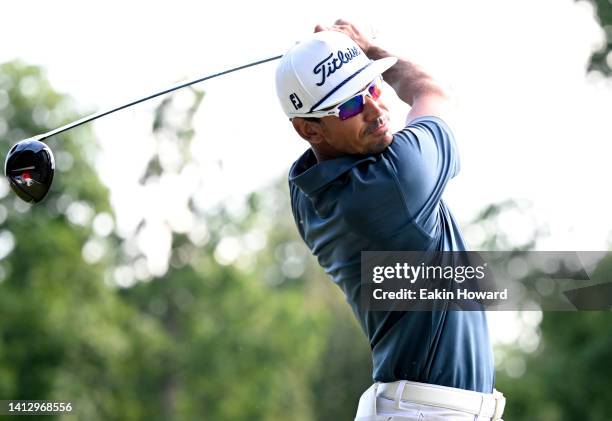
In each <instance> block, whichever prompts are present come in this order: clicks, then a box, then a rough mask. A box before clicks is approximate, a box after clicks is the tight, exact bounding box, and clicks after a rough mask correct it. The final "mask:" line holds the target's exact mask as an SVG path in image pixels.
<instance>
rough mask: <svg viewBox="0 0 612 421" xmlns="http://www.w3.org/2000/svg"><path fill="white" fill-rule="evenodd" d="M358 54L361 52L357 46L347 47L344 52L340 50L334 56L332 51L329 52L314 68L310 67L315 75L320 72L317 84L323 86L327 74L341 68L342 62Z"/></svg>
mask: <svg viewBox="0 0 612 421" xmlns="http://www.w3.org/2000/svg"><path fill="white" fill-rule="evenodd" d="M359 54H361V51H360V50H359V49H358V48H357V47H352V48H350V47H349V48H347V49H346V52H344V51H342V50H340V51H338V52H337V53H336V57H334V53H331V54H330V55H328V56H327V57H325V58H324V59H323V60H321V61H320V62H319V63H318V64H317V65H316V66H315V67H314V69H312V72H313V73H314V74H315V75H318V74H319V73H320V74H321V81H320V82H318V83H317V86H323V84H324V83H325V82H326V80H327V78H328V77H329V76H331V75H332V74H333V73H334V72H335V71H336V70H338V69H339V68H341V67H342V65H343V64H346V63H348V62H349V61H351V60H352V59H354V58H355V57H357V56H358V55H359Z"/></svg>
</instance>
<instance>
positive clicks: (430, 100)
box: [315, 19, 448, 124]
mask: <svg viewBox="0 0 612 421" xmlns="http://www.w3.org/2000/svg"><path fill="white" fill-rule="evenodd" d="M326 29H327V30H335V31H340V32H344V33H345V34H347V35H348V36H350V37H351V38H352V39H353V40H354V41H355V42H356V43H357V44H358V45H359V46H360V47H361V49H362V50H363V51H364V52H365V53H366V55H367V56H368V57H369V58H370V59H372V60H377V59H380V58H384V57H390V56H393V57H397V59H398V61H397V63H396V64H395V65H394V66H392V67H391V68H390V69H389V70H387V71H386V72H385V73H383V78H384V79H385V81H386V82H387V83H388V84H389V85H390V86H391V87H392V88H393V89H394V90H395V92H396V93H397V95H398V97H399V98H400V99H401V100H402V101H404V102H405V103H407V104H408V105H410V106H411V107H412V108H411V109H410V112H409V113H408V116H407V117H406V124H408V123H410V122H411V121H412V120H414V119H415V118H417V117H422V116H426V115H431V116H437V117H442V116H443V115H444V114H445V112H446V109H447V107H448V94H447V93H446V92H445V91H444V90H443V89H442V88H441V87H440V85H438V84H437V83H436V82H435V81H434V80H433V78H432V77H431V76H430V75H429V74H428V73H426V72H425V71H424V70H423V69H422V68H421V67H419V66H418V65H416V64H414V63H412V62H410V61H409V60H407V59H405V58H402V57H398V56H397V55H393V54H390V53H389V52H387V51H386V50H384V49H383V48H382V47H380V46H378V45H376V44H375V43H374V42H373V41H371V40H370V39H368V38H367V37H366V36H365V35H364V34H362V33H361V32H360V31H359V30H358V29H357V28H356V27H355V26H354V25H353V24H351V23H349V22H347V21H345V20H342V19H338V20H337V21H336V22H335V23H334V25H333V26H331V27H329V28H324V27H322V26H320V25H317V26H316V28H315V32H317V31H322V30H326Z"/></svg>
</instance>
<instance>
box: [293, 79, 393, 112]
mask: <svg viewBox="0 0 612 421" xmlns="http://www.w3.org/2000/svg"><path fill="white" fill-rule="evenodd" d="M381 93H382V78H381V77H380V76H377V77H376V79H374V80H373V81H372V82H371V83H370V84H369V85H368V86H366V87H365V89H364V90H363V91H361V92H358V93H357V94H356V95H354V96H352V97H351V98H349V99H347V100H346V101H344V102H342V103H340V104H338V105H335V106H334V107H333V108H328V109H325V110H321V111H313V112H311V113H308V114H304V115H303V117H325V116H328V115H335V116H336V117H338V118H339V119H340V120H346V119H348V118H351V117H355V116H356V115H357V114H359V113H360V112H362V111H363V108H364V106H365V97H366V95H367V96H369V97H370V98H372V99H373V100H377V99H378V98H380V95H381Z"/></svg>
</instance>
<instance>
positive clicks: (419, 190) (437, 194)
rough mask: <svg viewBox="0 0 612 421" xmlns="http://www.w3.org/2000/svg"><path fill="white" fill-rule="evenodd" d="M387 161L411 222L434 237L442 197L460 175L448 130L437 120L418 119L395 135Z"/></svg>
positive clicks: (454, 147)
mask: <svg viewBox="0 0 612 421" xmlns="http://www.w3.org/2000/svg"><path fill="white" fill-rule="evenodd" d="M386 157H387V159H388V160H389V164H390V166H391V167H392V171H393V172H394V174H395V176H396V182H397V184H398V186H399V189H400V191H401V192H402V194H403V200H404V203H405V205H406V208H407V210H408V213H409V215H410V217H411V220H412V221H413V222H414V223H416V224H417V225H418V226H420V228H421V229H423V230H424V231H425V232H426V233H428V234H429V235H431V236H434V235H435V233H436V232H438V229H439V224H440V223H441V222H440V221H441V219H440V215H439V207H440V200H441V198H442V193H444V189H445V187H446V184H447V183H448V181H449V180H450V179H451V178H453V177H454V176H455V175H457V173H458V172H459V155H458V152H457V148H456V145H455V140H454V137H453V134H452V132H451V130H450V128H449V127H448V126H447V125H446V123H445V122H444V121H442V120H441V119H440V118H438V117H420V118H417V119H415V120H414V121H412V122H411V123H410V125H408V126H406V127H405V128H404V129H403V130H401V131H399V132H397V133H396V134H395V135H394V139H393V143H392V144H391V145H390V146H389V148H388V149H387V151H386Z"/></svg>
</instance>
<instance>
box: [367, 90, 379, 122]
mask: <svg viewBox="0 0 612 421" xmlns="http://www.w3.org/2000/svg"><path fill="white" fill-rule="evenodd" d="M379 101H380V99H374V98H372V97H369V96H367V95H365V103H364V104H363V113H364V117H365V119H366V120H367V121H374V120H376V119H377V118H378V117H380V116H381V115H383V113H384V111H383V108H382V104H381V103H380V102H379Z"/></svg>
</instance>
